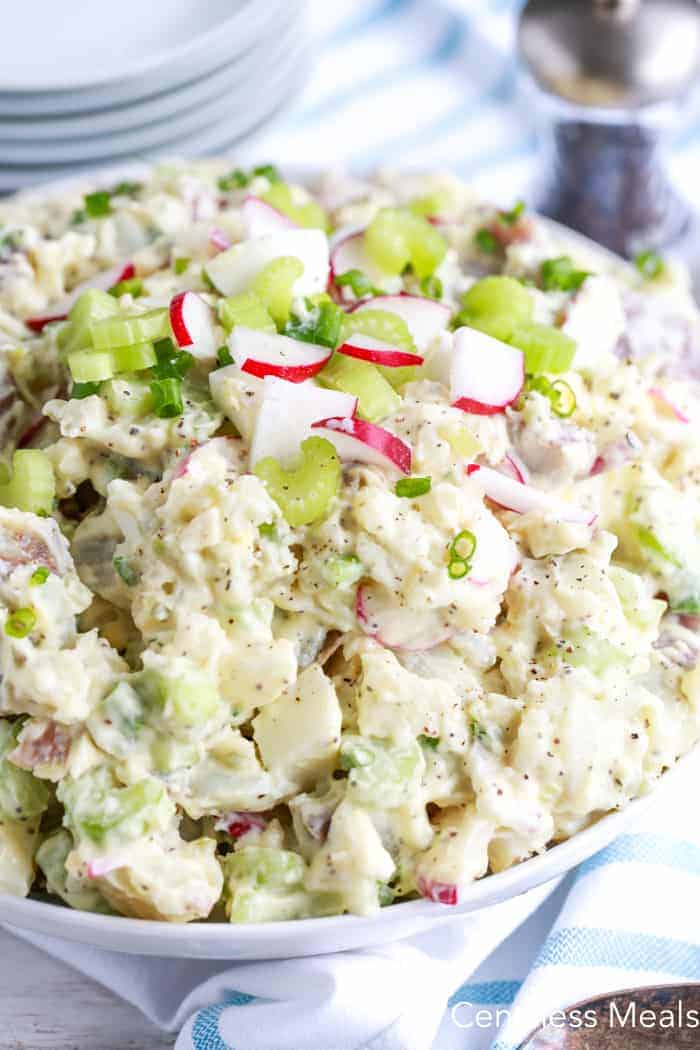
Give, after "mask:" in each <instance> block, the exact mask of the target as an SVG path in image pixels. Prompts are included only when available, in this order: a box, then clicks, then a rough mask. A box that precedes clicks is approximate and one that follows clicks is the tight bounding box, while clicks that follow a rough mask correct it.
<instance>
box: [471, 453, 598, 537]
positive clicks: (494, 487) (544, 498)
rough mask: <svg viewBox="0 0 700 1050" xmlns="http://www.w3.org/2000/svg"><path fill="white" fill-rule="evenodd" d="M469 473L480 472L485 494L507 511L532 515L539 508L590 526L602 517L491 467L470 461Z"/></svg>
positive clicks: (572, 521) (564, 519)
mask: <svg viewBox="0 0 700 1050" xmlns="http://www.w3.org/2000/svg"><path fill="white" fill-rule="evenodd" d="M466 472H467V474H468V475H470V476H471V477H474V476H476V475H477V474H478V480H479V481H480V483H481V486H482V488H483V490H484V495H486V496H488V498H489V499H490V500H492V501H493V502H494V503H497V504H498V505H499V506H501V507H504V508H505V509H506V510H512V511H515V513H516V514H528V513H529V512H530V511H533V510H535V511H540V512H541V513H543V514H550V515H552V516H554V517H555V518H561V520H562V521H567V522H571V523H572V524H574V525H588V526H591V525H593V524H594V523H595V521H596V519H597V517H598V515H597V514H594V513H593V512H592V511H589V510H583V509H582V508H580V507H574V506H573V505H572V504H571V503H566V502H565V501H564V500H560V499H557V497H556V496H552V495H551V494H550V493H549V492H541V491H540V490H539V489H535V488H533V487H532V486H531V485H523V484H522V483H521V482H519V481H513V480H512V479H511V478H507V477H505V475H504V474H499V472H498V471H497V470H492V469H491V468H490V467H482V466H481V465H480V464H478V463H470V464H469V466H468V467H467V468H466Z"/></svg>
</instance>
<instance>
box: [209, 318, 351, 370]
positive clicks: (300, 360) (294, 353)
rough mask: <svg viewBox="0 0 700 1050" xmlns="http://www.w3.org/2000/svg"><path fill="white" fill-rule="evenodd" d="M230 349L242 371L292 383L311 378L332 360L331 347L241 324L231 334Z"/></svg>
mask: <svg viewBox="0 0 700 1050" xmlns="http://www.w3.org/2000/svg"><path fill="white" fill-rule="evenodd" d="M228 345H229V349H230V350H231V353H232V355H233V359H234V361H235V362H236V364H237V365H238V367H239V368H240V370H241V371H242V372H247V373H248V374H249V375H252V376H257V377H258V378H259V379H264V378H265V377H266V376H276V377H277V378H278V379H285V380H286V381H287V382H288V383H303V382H304V380H306V379H311V377H312V376H315V375H316V373H317V372H320V371H321V369H322V368H323V366H324V365H325V364H326V363H327V362H328V361H329V360H330V357H331V354H332V353H333V351H332V350H331V349H330V348H329V347H327V346H317V345H316V344H315V343H302V342H300V341H299V340H298V339H290V338H289V336H286V335H272V334H271V333H270V332H261V331H259V330H258V329H256V328H245V327H244V326H243V325H237V326H236V327H235V328H234V330H233V331H232V333H231V335H230V336H229V340H228Z"/></svg>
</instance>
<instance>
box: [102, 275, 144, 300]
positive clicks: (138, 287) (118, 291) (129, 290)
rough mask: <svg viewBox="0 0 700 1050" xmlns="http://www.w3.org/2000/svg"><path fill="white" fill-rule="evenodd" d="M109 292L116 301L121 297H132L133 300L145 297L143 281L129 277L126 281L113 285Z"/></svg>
mask: <svg viewBox="0 0 700 1050" xmlns="http://www.w3.org/2000/svg"><path fill="white" fill-rule="evenodd" d="M108 292H109V295H113V296H114V298H115V299H118V298H119V296H120V295H130V296H131V297H132V298H133V299H138V298H139V296H140V295H143V281H142V280H141V278H140V277H127V278H126V280H124V281H117V283H116V284H113V285H112V287H111V288H109V289H108Z"/></svg>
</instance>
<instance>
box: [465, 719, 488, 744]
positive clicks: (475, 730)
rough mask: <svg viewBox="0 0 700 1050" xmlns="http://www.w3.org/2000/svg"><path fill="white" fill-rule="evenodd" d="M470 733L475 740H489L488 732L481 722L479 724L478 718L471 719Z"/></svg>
mask: <svg viewBox="0 0 700 1050" xmlns="http://www.w3.org/2000/svg"><path fill="white" fill-rule="evenodd" d="M469 731H470V733H471V735H472V739H473V740H481V741H483V740H487V739H488V735H489V734H488V730H487V729H486V728H485V727H484V726H482V724H481V722H477V720H476V718H470V720H469Z"/></svg>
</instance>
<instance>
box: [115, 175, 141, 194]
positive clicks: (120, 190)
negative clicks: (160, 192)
mask: <svg viewBox="0 0 700 1050" xmlns="http://www.w3.org/2000/svg"><path fill="white" fill-rule="evenodd" d="M142 189H143V183H142V182H129V181H128V180H127V179H125V180H124V181H123V182H118V183H117V185H116V186H112V189H111V190H110V193H111V194H112V196H113V197H136V196H137V195H138V194H139V193H140V192H141V190H142Z"/></svg>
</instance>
